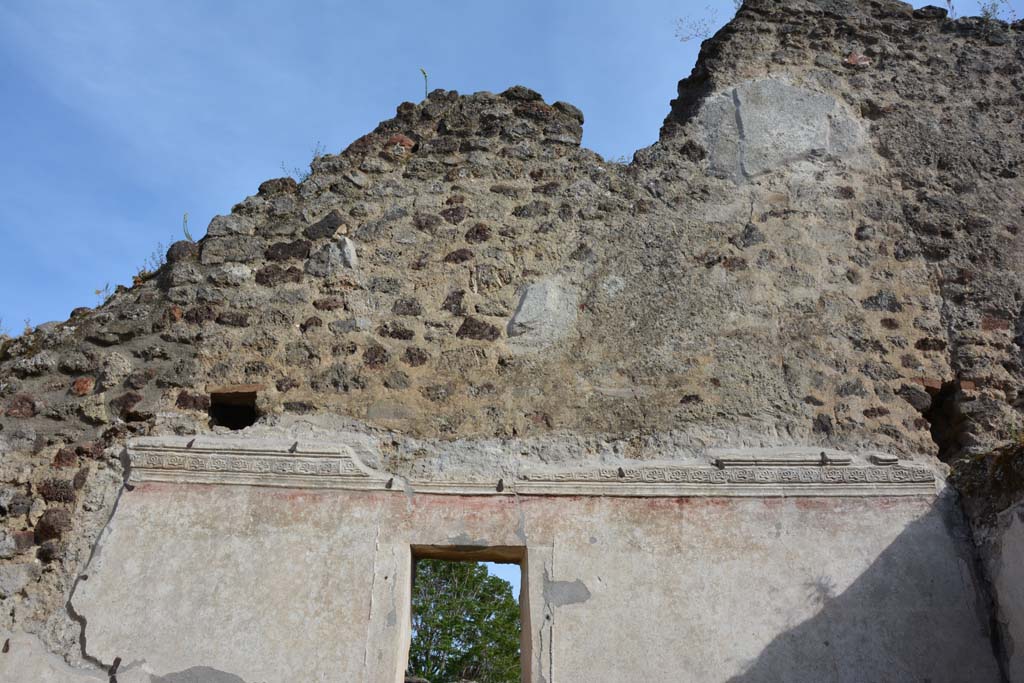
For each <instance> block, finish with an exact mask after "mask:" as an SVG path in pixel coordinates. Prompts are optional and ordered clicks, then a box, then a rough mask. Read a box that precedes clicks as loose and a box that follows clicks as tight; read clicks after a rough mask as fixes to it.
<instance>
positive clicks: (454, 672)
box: [408, 560, 520, 683]
mask: <svg viewBox="0 0 1024 683" xmlns="http://www.w3.org/2000/svg"><path fill="white" fill-rule="evenodd" d="M519 629H520V625H519V605H518V604H517V603H516V600H515V597H514V596H513V595H512V586H511V584H509V582H508V581H505V580H503V579H499V578H498V577H496V576H491V575H490V574H489V573H488V572H487V568H486V567H484V566H483V565H482V564H480V563H478V562H449V561H445V560H419V561H417V562H416V577H415V580H414V582H413V589H412V643H411V645H410V647H409V669H408V674H409V675H410V676H415V677H421V678H424V679H426V680H428V681H430V683H449V682H453V681H463V680H467V681H476V682H477V683H514V682H518V681H519Z"/></svg>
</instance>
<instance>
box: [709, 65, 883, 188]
mask: <svg viewBox="0 0 1024 683" xmlns="http://www.w3.org/2000/svg"><path fill="white" fill-rule="evenodd" d="M699 121H700V124H701V127H702V128H703V130H704V134H705V143H706V146H707V148H708V152H709V154H708V157H709V161H710V169H709V170H710V173H711V174H712V175H715V176H718V177H721V178H732V179H734V180H737V181H739V180H741V179H746V178H752V177H754V176H758V175H761V174H763V173H767V172H769V171H773V170H778V169H781V168H783V167H785V166H786V165H788V164H790V163H793V162H795V161H798V160H803V159H810V158H815V157H819V156H824V155H833V156H844V155H846V154H848V153H850V152H852V151H853V150H855V149H856V148H858V147H859V146H860V145H861V141H862V139H863V132H862V131H861V129H860V126H859V125H858V124H857V122H856V121H855V120H854V119H853V118H852V117H851V116H850V115H849V114H848V113H847V112H846V111H845V110H844V109H843V107H842V106H841V105H840V104H839V102H838V101H837V100H836V99H835V98H834V97H832V96H830V95H825V94H823V93H817V92H813V91H811V90H808V89H806V88H801V87H799V86H795V85H791V84H789V83H786V82H785V81H781V80H778V79H761V80H756V81H748V82H745V83H741V84H739V85H737V86H735V87H734V88H730V89H729V90H727V91H725V92H722V93H719V94H718V95H716V96H713V97H710V98H708V100H707V101H706V102H705V103H704V105H703V107H702V108H701V113H700V115H699Z"/></svg>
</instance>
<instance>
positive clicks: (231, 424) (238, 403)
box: [209, 384, 263, 430]
mask: <svg viewBox="0 0 1024 683" xmlns="http://www.w3.org/2000/svg"><path fill="white" fill-rule="evenodd" d="M262 388H263V386H262V385H260V384H232V385H228V386H223V387H211V388H210V411H209V414H210V425H211V426H215V427H217V426H219V427H227V428H228V429H231V430H238V429H245V428H246V427H251V426H252V425H254V424H256V420H257V419H259V412H258V411H257V410H256V398H257V396H258V394H259V391H260V389H262Z"/></svg>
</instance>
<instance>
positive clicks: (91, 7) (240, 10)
mask: <svg viewBox="0 0 1024 683" xmlns="http://www.w3.org/2000/svg"><path fill="white" fill-rule="evenodd" d="M915 4H924V3H915ZM957 4H958V8H959V10H960V13H961V14H969V13H971V12H972V11H973V10H974V7H976V3H974V2H969V3H966V2H960V3H957ZM1012 4H1013V6H1014V8H1015V9H1016V10H1017V12H1018V14H1021V15H1024V0H1013V3H1012ZM731 13H732V0H708V1H706V2H705V1H702V2H698V3H686V2H678V0H676V1H669V0H642V1H641V2H629V3H627V2H621V0H620V1H618V2H611V1H609V0H571V1H563V2H552V1H551V0H519V1H518V2H515V3H493V2H478V1H477V2H469V1H468V0H446V1H442V0H420V1H419V2H406V1H404V0H395V1H392V2H389V3H369V2H346V3H340V2H328V1H327V0H310V1H305V2H286V1H285V0H278V1H274V2H271V1H267V0H246V1H245V2H241V1H237V0H219V1H218V2H209V1H208V0H174V2H171V1H169V0H163V1H157V0H149V1H143V2H140V1H138V0H61V1H58V0H4V2H3V4H0V73H3V74H4V76H3V78H2V79H0V102H2V103H3V106H2V107H0V130H3V131H4V136H3V141H4V144H3V151H4V156H5V163H4V164H3V165H2V166H0V240H2V241H0V244H2V245H3V249H2V251H0V319H2V320H3V324H4V326H5V327H7V328H8V330H9V331H11V332H19V331H20V330H21V328H22V327H23V325H24V321H25V320H26V319H29V320H31V322H32V323H33V324H39V323H42V322H46V321H49V320H63V319H64V318H66V317H67V315H68V313H69V312H70V311H71V309H72V308H74V307H76V306H91V305H95V304H96V302H97V297H96V296H95V295H94V294H93V292H94V290H96V289H100V288H102V287H103V286H104V285H105V284H107V283H109V284H110V286H111V287H113V286H114V285H116V284H127V283H129V282H130V280H131V276H132V274H134V273H135V272H136V270H138V268H139V267H140V266H142V265H143V264H144V263H145V261H146V260H147V258H148V257H149V256H150V254H151V253H152V252H153V251H154V249H155V248H156V246H157V244H158V243H163V244H164V245H165V246H166V244H167V243H168V242H170V241H172V240H174V239H179V238H180V236H181V217H182V214H183V213H184V212H186V211H187V212H188V213H189V215H190V221H189V225H190V227H191V231H192V234H193V235H194V236H195V237H196V238H197V239H198V238H199V237H201V236H202V235H203V234H204V233H205V230H206V225H207V223H208V222H209V220H210V218H211V217H213V216H214V215H216V214H218V213H227V212H228V211H230V209H231V206H232V205H233V204H235V203H236V202H238V201H239V200H241V199H243V198H244V197H245V196H247V195H250V194H253V193H255V191H256V188H257V186H258V185H259V183H260V182H261V181H263V180H265V179H267V178H272V177H278V176H281V175H283V173H282V171H281V165H282V163H283V164H284V165H285V166H286V167H287V168H294V167H305V166H306V165H307V164H308V162H309V159H310V157H311V155H312V150H313V149H314V147H316V145H317V143H318V142H319V143H320V144H322V145H323V146H324V148H325V149H326V150H327V151H329V152H337V151H340V150H341V149H343V148H344V147H346V146H347V145H348V144H349V143H350V142H351V141H352V140H354V139H356V138H357V137H359V136H360V135H363V134H364V133H366V132H368V131H370V130H371V129H373V128H374V126H375V125H376V124H377V123H378V122H379V121H381V120H383V119H386V118H390V117H391V116H392V115H393V114H394V111H395V107H396V106H397V105H398V104H399V103H400V102H402V101H405V100H413V101H418V100H419V99H421V98H422V96H423V80H422V77H421V76H420V73H419V68H420V67H421V66H422V67H424V68H426V69H427V71H428V72H429V74H430V86H431V88H435V87H439V88H446V89H454V90H458V91H459V92H464V93H469V92H474V91H477V90H490V91H492V92H499V91H501V90H504V89H505V88H507V87H508V86H510V85H513V84H517V83H521V84H523V85H526V86H529V87H531V88H534V89H535V90H538V91H540V92H541V93H542V94H543V95H544V97H545V99H546V100H547V101H549V102H553V101H555V100H566V101H568V102H571V103H573V104H575V105H577V106H578V107H580V108H581V109H582V110H583V111H584V113H585V115H586V124H585V126H584V140H583V141H584V144H585V145H586V146H588V147H590V148H592V149H594V150H596V151H598V152H600V153H601V154H603V155H605V156H606V157H619V156H629V155H631V154H632V152H633V151H634V150H635V149H638V148H640V147H644V146H646V145H649V144H651V143H652V142H654V141H655V139H656V138H657V134H658V128H659V126H660V124H661V121H662V119H663V118H664V116H665V114H666V113H667V112H668V106H669V104H668V103H669V100H670V99H671V98H672V97H674V96H675V88H676V82H677V81H678V80H679V79H680V78H682V77H684V76H686V75H687V74H688V73H689V71H690V69H691V68H692V66H693V62H694V60H695V59H696V54H697V49H698V47H699V46H698V44H697V42H696V41H693V42H690V43H685V44H684V43H681V42H680V41H678V40H677V39H676V38H675V35H674V34H675V25H676V20H677V19H678V18H680V17H685V16H694V17H697V16H710V17H711V20H712V23H713V24H714V26H715V28H717V26H718V25H720V24H722V23H724V22H725V21H726V20H727V19H728V18H729V16H730V15H731Z"/></svg>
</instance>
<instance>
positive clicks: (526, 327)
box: [508, 277, 579, 351]
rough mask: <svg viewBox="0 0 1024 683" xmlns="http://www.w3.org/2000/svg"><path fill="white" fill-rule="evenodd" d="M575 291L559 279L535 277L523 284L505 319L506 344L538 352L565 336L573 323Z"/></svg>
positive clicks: (514, 347) (574, 322)
mask: <svg viewBox="0 0 1024 683" xmlns="http://www.w3.org/2000/svg"><path fill="white" fill-rule="evenodd" d="M578 313H579V293H578V292H577V291H576V288H575V287H573V286H572V285H570V284H568V283H567V282H565V281H564V280H563V279H562V278H557V277H555V278H548V279H545V280H539V281H537V282H534V283H533V284H531V285H529V286H527V287H525V288H524V289H523V290H522V291H521V293H520V296H519V305H518V306H517V307H516V312H515V313H514V314H513V315H512V319H511V320H509V322H508V337H509V346H510V347H511V348H513V349H516V350H520V351H539V350H541V349H545V348H548V347H550V346H551V345H553V344H555V343H556V342H558V341H561V340H562V339H565V338H566V337H567V336H568V335H569V333H570V332H572V330H573V328H574V327H575V325H576V317H577V314H578Z"/></svg>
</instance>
